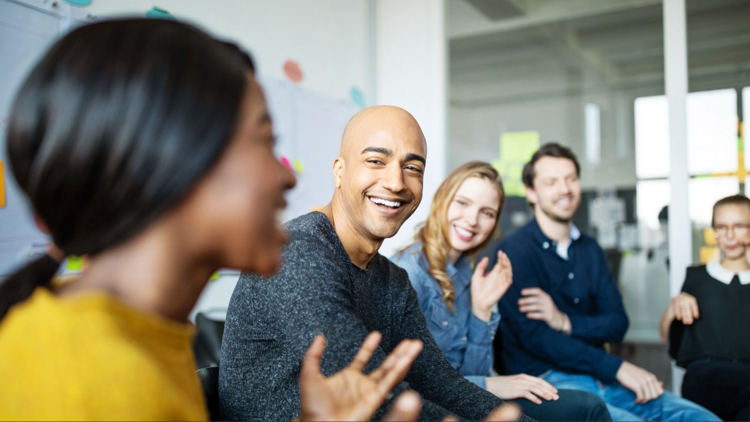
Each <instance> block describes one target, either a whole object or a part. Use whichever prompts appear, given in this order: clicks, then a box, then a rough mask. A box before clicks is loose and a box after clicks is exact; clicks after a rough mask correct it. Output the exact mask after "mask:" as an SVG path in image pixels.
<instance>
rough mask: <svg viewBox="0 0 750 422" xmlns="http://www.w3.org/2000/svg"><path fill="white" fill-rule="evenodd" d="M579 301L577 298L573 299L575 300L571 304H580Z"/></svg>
mask: <svg viewBox="0 0 750 422" xmlns="http://www.w3.org/2000/svg"><path fill="white" fill-rule="evenodd" d="M580 301H581V300H580V299H578V298H575V299H573V303H575V304H576V305H578V302H580Z"/></svg>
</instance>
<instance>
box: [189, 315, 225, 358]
mask: <svg viewBox="0 0 750 422" xmlns="http://www.w3.org/2000/svg"><path fill="white" fill-rule="evenodd" d="M195 326H196V328H197V333H196V335H195V340H194V341H193V352H194V353H195V363H196V367H198V368H206V367H209V366H219V362H220V359H221V340H222V338H223V337H224V321H220V320H214V319H210V318H209V317H207V316H206V314H204V313H199V314H198V315H196V316H195Z"/></svg>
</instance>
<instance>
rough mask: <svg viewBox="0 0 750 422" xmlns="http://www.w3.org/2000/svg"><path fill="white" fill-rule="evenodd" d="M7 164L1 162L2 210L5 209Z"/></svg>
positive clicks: (0, 192)
mask: <svg viewBox="0 0 750 422" xmlns="http://www.w3.org/2000/svg"><path fill="white" fill-rule="evenodd" d="M4 164H5V163H3V162H2V161H0V208H3V207H5V165H4Z"/></svg>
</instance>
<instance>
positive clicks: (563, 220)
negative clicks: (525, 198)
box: [539, 198, 578, 224]
mask: <svg viewBox="0 0 750 422" xmlns="http://www.w3.org/2000/svg"><path fill="white" fill-rule="evenodd" d="M571 201H572V198H571ZM539 208H540V209H541V210H542V212H543V213H544V215H546V216H547V217H549V218H551V219H552V220H554V221H557V222H558V223H563V224H568V223H570V222H571V221H573V216H575V214H576V211H578V204H576V207H575V210H574V211H573V213H572V214H571V215H570V217H562V216H560V215H557V214H555V213H554V212H552V210H551V209H548V208H547V207H545V206H543V205H542V204H541V203H540V204H539Z"/></svg>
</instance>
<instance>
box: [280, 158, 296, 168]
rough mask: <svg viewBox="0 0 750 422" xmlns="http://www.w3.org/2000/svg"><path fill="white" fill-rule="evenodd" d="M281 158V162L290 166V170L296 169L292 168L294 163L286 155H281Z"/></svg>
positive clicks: (285, 165) (287, 166)
mask: <svg viewBox="0 0 750 422" xmlns="http://www.w3.org/2000/svg"><path fill="white" fill-rule="evenodd" d="M279 159H280V160H281V164H283V165H284V167H286V168H288V169H289V170H292V171H294V169H293V168H292V163H291V162H289V159H288V158H286V157H284V156H283V155H282V156H281V157H280V158H279Z"/></svg>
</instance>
